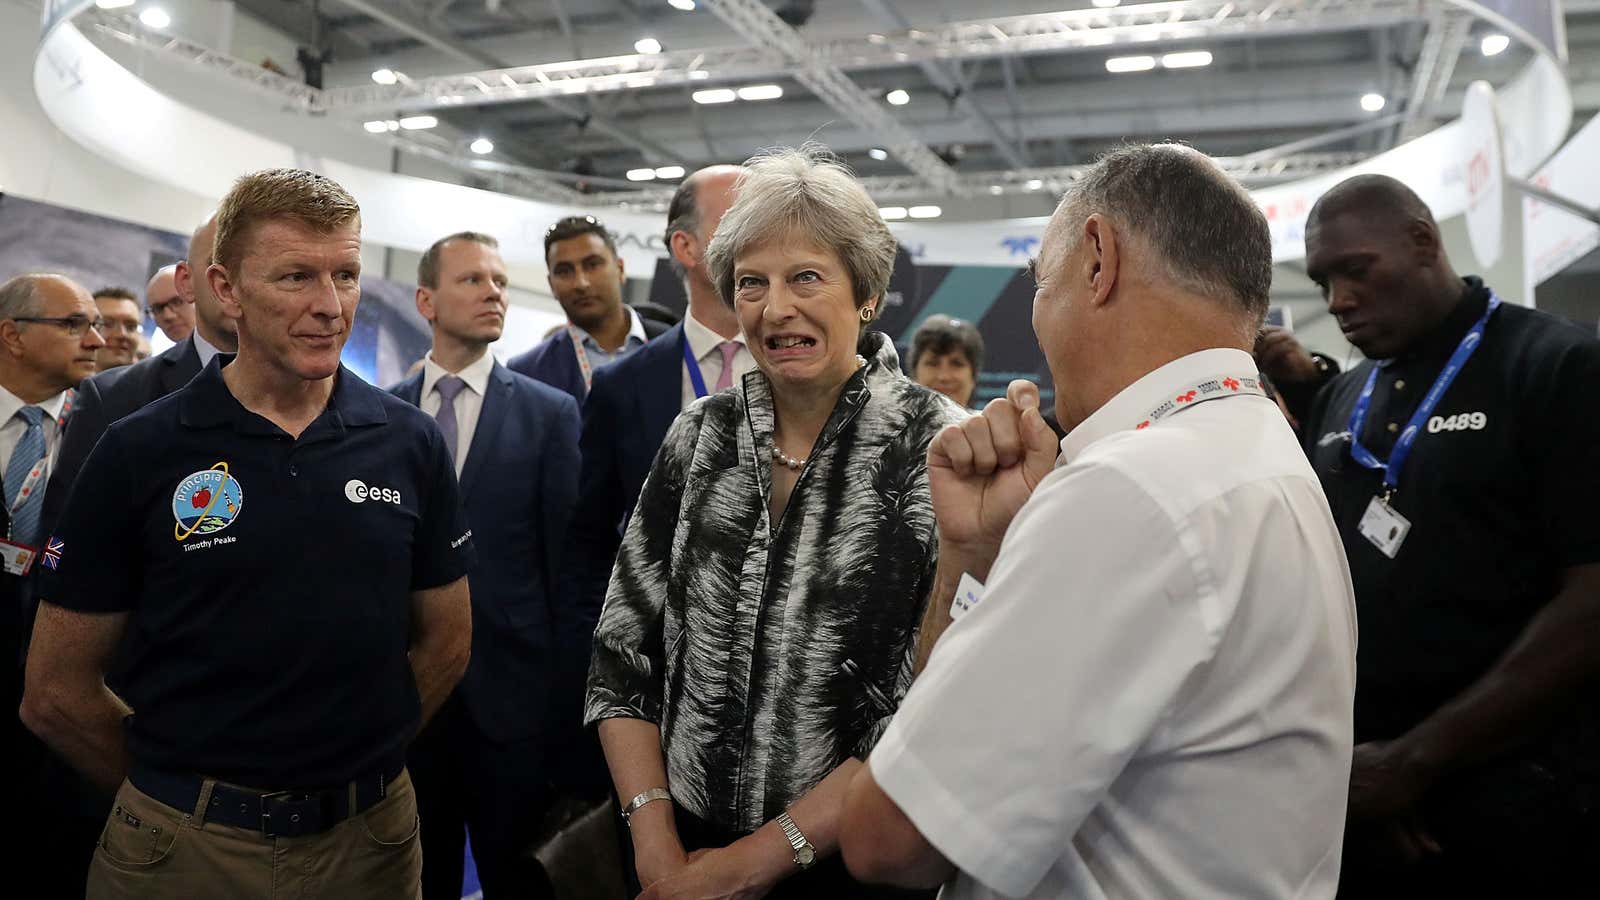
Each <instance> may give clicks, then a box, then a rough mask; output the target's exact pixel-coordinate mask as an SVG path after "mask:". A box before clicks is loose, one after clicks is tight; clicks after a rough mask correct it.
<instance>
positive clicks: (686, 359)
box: [683, 334, 710, 398]
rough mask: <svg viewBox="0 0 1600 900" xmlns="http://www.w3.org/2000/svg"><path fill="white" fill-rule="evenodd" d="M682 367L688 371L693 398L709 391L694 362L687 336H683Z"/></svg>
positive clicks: (698, 365)
mask: <svg viewBox="0 0 1600 900" xmlns="http://www.w3.org/2000/svg"><path fill="white" fill-rule="evenodd" d="M683 367H684V368H685V369H688V370H689V383H690V384H692V385H694V395H695V397H697V398H698V397H704V396H705V395H706V394H709V393H710V391H707V390H706V377H705V376H704V375H701V374H700V364H699V363H698V362H695V358H694V351H693V350H691V349H689V336H688V335H687V334H686V335H684V336H683Z"/></svg>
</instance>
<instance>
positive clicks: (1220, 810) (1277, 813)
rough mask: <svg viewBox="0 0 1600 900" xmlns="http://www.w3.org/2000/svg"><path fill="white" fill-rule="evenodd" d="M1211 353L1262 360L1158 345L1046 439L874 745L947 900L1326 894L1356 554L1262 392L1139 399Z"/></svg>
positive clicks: (1348, 695) (1206, 362) (1192, 381)
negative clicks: (969, 584) (977, 578)
mask: <svg viewBox="0 0 1600 900" xmlns="http://www.w3.org/2000/svg"><path fill="white" fill-rule="evenodd" d="M1227 376H1233V377H1235V378H1239V379H1240V380H1244V379H1246V378H1249V379H1254V378H1255V376H1256V368H1255V363H1254V362H1253V361H1252V360H1251V358H1250V356H1249V355H1248V354H1245V353H1243V352H1241V351H1237V350H1226V349H1213V350H1205V351H1202V352H1199V353H1195V354H1191V355H1189V356H1186V357H1183V358H1181V359H1178V360H1175V361H1173V362H1171V363H1169V364H1167V365H1165V366H1163V367H1161V368H1160V369H1157V370H1156V371H1154V372H1152V373H1150V374H1148V375H1146V376H1145V377H1144V378H1142V379H1140V380H1139V381H1137V382H1135V383H1134V384H1133V385H1131V386H1129V387H1128V388H1127V389H1125V390H1124V391H1122V392H1121V393H1120V394H1118V395H1117V396H1116V397H1114V398H1113V399H1112V400H1111V401H1110V402H1109V403H1107V404H1106V405H1105V406H1104V407H1102V408H1101V409H1100V410H1098V411H1097V412H1095V413H1094V414H1093V415H1092V416H1090V417H1089V418H1088V419H1087V420H1086V421H1084V422H1083V424H1081V425H1079V426H1078V427H1077V428H1075V429H1074V430H1073V431H1072V433H1070V434H1069V435H1068V436H1067V437H1066V439H1065V440H1063V441H1062V443H1061V451H1062V452H1061V457H1060V459H1059V461H1058V464H1057V468H1056V470H1055V471H1054V472H1052V473H1051V474H1050V475H1049V476H1047V477H1046V478H1045V479H1044V480H1043V481H1042V482H1041V483H1040V485H1039V487H1038V489H1037V490H1036V491H1035V492H1034V494H1033V496H1032V498H1031V499H1029V501H1028V502H1027V503H1026V504H1025V505H1024V506H1023V508H1022V511H1021V512H1020V513H1018V515H1017V517H1016V519H1015V520H1014V521H1013V522H1012V524H1011V526H1010V529H1009V530H1008V531H1007V533H1006V536H1005V540H1004V542H1003V543H1002V545H1001V549H1000V554H999V557H998V558H997V559H996V560H995V563H994V566H993V569H992V571H991V572H990V575H989V582H988V585H987V587H986V588H985V590H984V595H983V597H982V599H981V600H980V601H979V602H978V603H977V605H976V606H974V607H972V608H971V609H970V611H968V612H967V613H966V614H964V615H963V616H961V618H959V619H957V620H956V621H955V622H954V623H953V624H952V625H951V626H950V628H949V630H948V631H947V632H946V633H945V635H944V636H943V637H942V638H941V639H940V641H939V643H938V645H937V646H936V647H935V649H934V652H933V655H932V658H931V659H930V661H929V664H928V667H927V669H926V670H925V671H924V672H923V673H922V675H921V676H920V677H919V678H918V679H917V681H916V682H915V683H914V684H913V686H912V688H911V691H910V694H909V695H908V696H907V698H906V700H905V703H904V704H903V705H902V706H901V708H900V711H899V714H898V715H897V717H896V718H895V720H894V722H893V723H892V724H891V725H890V726H889V729H888V730H887V732H886V733H885V735H884V737H883V739H882V740H881V741H880V742H879V743H878V745H877V747H876V749H875V750H874V752H873V755H872V757H871V761H870V764H871V766H872V771H873V774H874V776H875V777H876V778H877V780H878V783H879V784H881V785H882V787H883V789H884V790H885V792H887V793H888V795H889V796H890V797H891V798H893V799H894V801H895V803H896V804H897V805H898V806H899V807H900V808H901V809H902V810H904V811H905V813H906V814H907V815H908V816H909V817H910V819H911V820H912V821H913V822H914V823H915V824H916V826H917V827H918V829H920V830H921V832H922V833H923V834H924V835H926V836H927V838H928V840H929V841H931V842H932V843H933V844H934V846H936V847H937V848H938V849H939V850H940V851H941V852H943V853H944V854H945V856H946V857H948V858H949V859H950V860H951V861H952V862H953V863H954V864H955V865H956V866H957V867H958V868H959V869H960V870H961V872H960V874H959V875H958V876H957V877H956V879H955V880H954V881H953V882H951V883H950V884H949V885H948V886H947V887H946V888H945V891H944V894H943V896H944V897H945V898H946V900H951V898H990V897H998V896H1001V895H1004V896H1008V897H1030V898H1045V897H1050V898H1058V897H1060V898H1065V897H1071V898H1171V897H1184V898H1238V897H1250V898H1285V900H1287V898H1291V897H1293V898H1329V897H1332V896H1333V895H1334V891H1335V889H1336V887H1337V885H1338V878H1339V861H1340V848H1341V845H1342V841H1343V833H1344V817H1345V806H1346V802H1347V800H1348V794H1349V776H1350V757H1351V747H1352V729H1351V710H1352V705H1353V696H1354V690H1355V637H1356V634H1355V629H1356V623H1355V612H1354V599H1353V597H1352V595H1351V588H1350V575H1349V570H1348V568H1347V565H1346V562H1345V556H1344V551H1343V549H1342V547H1341V545H1340V542H1339V535H1338V532H1337V530H1336V529H1335V527H1334V523H1333V519H1332V517H1331V515H1330V513H1329V510H1328V504H1327V501H1326V500H1325V499H1324V497H1323V494H1322V490H1321V487H1320V485H1319V484H1318V482H1317V479H1316V475H1315V474H1314V473H1313V472H1312V470H1311V467H1310V465H1309V464H1308V463H1307V461H1306V458H1305V455H1304V454H1303V453H1302V452H1300V450H1299V448H1298V446H1297V445H1296V442H1295V436H1294V434H1293V432H1292V431H1291V430H1290V428H1289V425H1288V424H1287V422H1286V421H1285V420H1284V417H1283V415H1282V414H1281V413H1280V412H1279V410H1278V408H1277V407H1276V406H1275V405H1274V404H1273V403H1272V402H1271V401H1270V400H1267V399H1266V398H1264V397H1260V396H1256V395H1251V394H1241V395H1238V396H1228V395H1223V396H1220V397H1217V398H1215V399H1206V400H1202V401H1201V402H1198V403H1194V405H1192V406H1190V407H1188V408H1186V409H1183V410H1182V411H1181V412H1178V413H1176V414H1173V415H1169V416H1166V417H1161V416H1160V415H1159V414H1157V411H1158V410H1159V409H1160V407H1162V406H1163V405H1167V406H1170V405H1171V402H1172V401H1173V399H1174V397H1177V396H1187V395H1188V393H1189V391H1190V390H1193V389H1196V388H1200V389H1201V390H1202V391H1203V390H1205V388H1204V387H1202V385H1203V384H1204V383H1206V382H1208V381H1221V380H1222V379H1224V378H1225V377H1227ZM1223 383H1224V384H1225V383H1226V382H1223ZM1191 399H1192V398H1191ZM1179 402H1183V401H1179ZM950 599H951V598H948V597H943V598H934V600H933V601H932V602H942V603H948V602H950Z"/></svg>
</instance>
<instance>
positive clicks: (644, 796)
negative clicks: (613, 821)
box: [622, 787, 672, 828]
mask: <svg viewBox="0 0 1600 900" xmlns="http://www.w3.org/2000/svg"><path fill="white" fill-rule="evenodd" d="M671 799H672V792H671V791H669V790H667V789H666V788H664V787H655V788H651V789H650V790H648V791H642V792H640V794H639V796H637V797H634V798H633V799H632V800H630V801H628V805H627V806H624V807H623V808H622V821H624V822H627V823H628V827H629V828H632V827H633V814H634V813H636V812H638V811H639V807H641V806H644V805H645V804H646V803H653V802H655V801H657V800H671Z"/></svg>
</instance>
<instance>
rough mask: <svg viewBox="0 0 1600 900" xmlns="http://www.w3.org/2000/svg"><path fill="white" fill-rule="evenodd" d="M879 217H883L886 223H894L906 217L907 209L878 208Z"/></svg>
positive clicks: (893, 207) (898, 207) (900, 207)
mask: <svg viewBox="0 0 1600 900" xmlns="http://www.w3.org/2000/svg"><path fill="white" fill-rule="evenodd" d="M878 215H880V216H883V218H884V220H885V221H888V222H893V221H895V220H897V219H904V218H905V217H906V208H905V207H904V206H880V207H878Z"/></svg>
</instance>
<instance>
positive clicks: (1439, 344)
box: [1397, 275, 1489, 362]
mask: <svg viewBox="0 0 1600 900" xmlns="http://www.w3.org/2000/svg"><path fill="white" fill-rule="evenodd" d="M1462 281H1463V282H1465V284H1466V290H1465V291H1464V292H1463V293H1462V295H1461V300H1460V301H1459V302H1457V303H1456V305H1455V308H1454V309H1452V310H1450V312H1449V314H1448V315H1446V316H1445V317H1444V320H1443V321H1441V322H1440V323H1439V324H1438V325H1437V326H1435V327H1434V329H1433V330H1432V331H1430V332H1428V333H1427V334H1425V335H1423V336H1422V338H1421V339H1420V340H1418V341H1417V342H1416V343H1415V344H1413V345H1412V347H1411V349H1409V350H1407V351H1406V352H1404V353H1402V354H1400V355H1399V356H1398V357H1397V361H1399V362H1408V361H1411V360H1420V361H1424V362H1435V361H1442V360H1446V359H1449V358H1450V354H1452V353H1454V352H1456V347H1458V346H1460V345H1461V339H1462V338H1463V337H1466V334H1467V332H1468V331H1469V330H1470V329H1471V328H1472V326H1473V324H1474V323H1476V322H1477V321H1478V319H1480V318H1482V317H1483V311H1484V310H1486V309H1488V308H1489V289H1488V288H1487V287H1485V286H1484V284H1483V279H1481V278H1478V277H1477V276H1474V275H1468V276H1467V277H1466V278H1463V279H1462Z"/></svg>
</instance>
